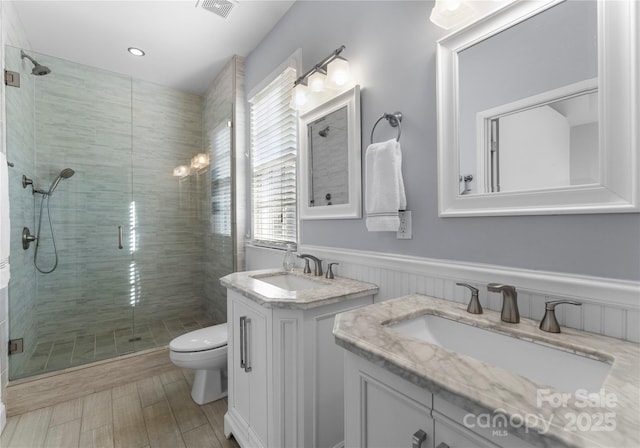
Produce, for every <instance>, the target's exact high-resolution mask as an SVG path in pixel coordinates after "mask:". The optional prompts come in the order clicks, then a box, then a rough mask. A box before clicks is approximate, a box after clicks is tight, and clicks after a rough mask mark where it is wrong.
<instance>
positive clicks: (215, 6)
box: [196, 0, 238, 19]
mask: <svg viewBox="0 0 640 448" xmlns="http://www.w3.org/2000/svg"><path fill="white" fill-rule="evenodd" d="M198 4H200V6H202V8H204V9H206V10H207V11H211V12H212V13H214V14H217V15H219V16H220V17H222V18H224V19H226V18H227V17H229V14H231V10H232V9H233V8H234V7H235V6H236V5H237V4H238V2H237V1H235V0H201V1H198V2H196V7H197V6H198Z"/></svg>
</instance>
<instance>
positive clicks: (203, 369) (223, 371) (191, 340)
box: [169, 323, 227, 404]
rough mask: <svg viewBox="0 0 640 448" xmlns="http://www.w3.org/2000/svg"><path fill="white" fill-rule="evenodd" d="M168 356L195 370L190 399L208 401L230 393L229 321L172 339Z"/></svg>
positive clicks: (199, 402)
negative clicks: (228, 366)
mask: <svg viewBox="0 0 640 448" xmlns="http://www.w3.org/2000/svg"><path fill="white" fill-rule="evenodd" d="M169 357H170V358H171V362H173V363H174V364H175V365H176V366H178V367H186V368H188V369H194V370H195V371H196V377H195V380H194V382H193V387H192V388H191V398H193V401H195V402H196V403H198V404H205V403H209V402H211V401H215V400H219V399H220V398H223V397H226V396H227V324H226V323H225V324H220V325H214V326H212V327H206V328H201V329H200V330H195V331H191V332H189V333H186V334H183V335H182V336H178V337H177V338H175V339H173V340H172V341H171V343H170V344H169Z"/></svg>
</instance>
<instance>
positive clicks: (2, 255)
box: [0, 152, 10, 289]
mask: <svg viewBox="0 0 640 448" xmlns="http://www.w3.org/2000/svg"><path fill="white" fill-rule="evenodd" d="M9 230H10V222H9V171H8V168H7V157H6V156H5V154H4V153H2V152H0V289H2V288H6V287H7V285H8V284H9V241H10V240H9V236H10V235H9V233H10V232H9Z"/></svg>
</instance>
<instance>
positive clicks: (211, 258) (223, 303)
mask: <svg viewBox="0 0 640 448" xmlns="http://www.w3.org/2000/svg"><path fill="white" fill-rule="evenodd" d="M236 76H237V75H236V58H235V57H234V58H232V59H231V60H230V61H229V63H227V65H226V66H225V67H224V69H222V71H221V72H220V74H219V75H218V76H217V78H216V79H215V80H214V81H213V83H212V84H211V87H210V88H209V90H208V91H207V93H206V94H205V96H204V109H203V110H204V112H203V136H204V137H203V138H204V139H205V147H206V148H208V151H209V153H210V154H211V153H212V148H211V147H210V146H211V142H210V141H209V139H208V135H209V133H210V132H211V131H213V130H214V129H216V128H218V127H219V126H220V125H224V124H225V123H226V122H227V121H229V120H232V121H233V122H234V125H235V124H236V123H238V122H239V121H240V120H234V118H233V110H234V99H235V93H234V85H235V82H234V78H235V77H236ZM236 132H237V130H236ZM231 147H232V145H229V154H228V157H229V158H231V157H232V154H231ZM216 162H217V161H216V160H213V158H212V160H211V163H212V164H215V163H216ZM209 179H210V178H209ZM208 188H209V190H208V195H209V197H210V185H208ZM208 202H210V201H208ZM207 207H208V212H209V213H211V205H210V204H207ZM229 212H231V211H229ZM232 216H233V215H232ZM233 227H234V226H233V221H232V228H233ZM232 232H233V230H232ZM204 242H205V270H206V273H207V276H206V280H205V291H206V297H207V311H208V314H209V315H210V316H211V317H212V318H213V320H214V322H215V323H221V322H226V320H227V299H226V297H227V296H226V290H225V289H224V288H223V287H222V286H221V285H220V281H219V279H220V277H223V276H225V275H227V274H229V273H231V272H233V271H234V256H233V252H234V239H233V235H222V234H215V233H213V232H212V231H211V230H210V228H209V227H208V226H207V233H206V238H205V239H204Z"/></svg>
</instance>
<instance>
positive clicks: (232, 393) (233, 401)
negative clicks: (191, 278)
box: [228, 299, 251, 428]
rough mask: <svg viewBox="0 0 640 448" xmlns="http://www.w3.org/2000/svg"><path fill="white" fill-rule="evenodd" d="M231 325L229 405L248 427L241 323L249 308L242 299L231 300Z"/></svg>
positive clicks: (248, 391) (249, 402) (247, 393)
mask: <svg viewBox="0 0 640 448" xmlns="http://www.w3.org/2000/svg"><path fill="white" fill-rule="evenodd" d="M228 305H229V306H230V313H229V315H230V319H229V321H230V322H229V323H230V327H231V328H232V331H231V334H230V336H231V337H230V338H229V345H228V357H229V361H228V371H229V372H228V373H229V376H230V381H229V388H230V390H229V407H230V408H233V410H234V414H235V415H236V417H238V418H240V420H241V421H242V424H243V426H244V427H245V428H247V427H248V426H249V424H250V420H251V419H250V415H251V401H250V398H251V395H250V388H249V379H250V378H249V374H248V372H246V371H245V370H244V361H243V360H244V346H243V342H244V334H243V332H244V329H243V328H242V327H241V325H240V319H241V318H245V319H246V317H247V316H248V314H249V311H250V310H249V308H248V307H247V306H245V305H244V304H243V303H242V302H241V301H240V300H238V299H234V300H230V301H229V303H228Z"/></svg>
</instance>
